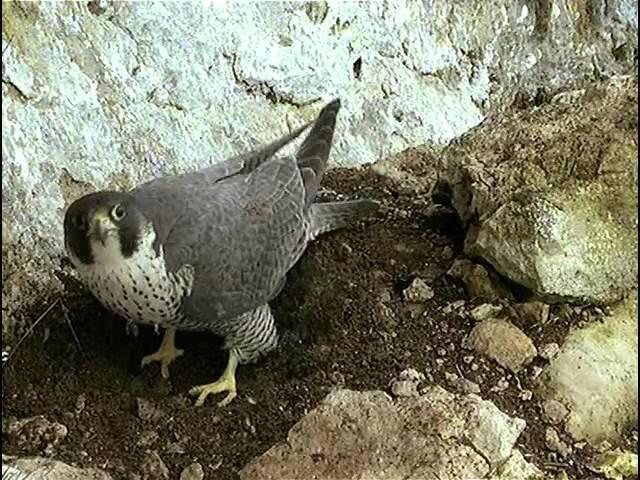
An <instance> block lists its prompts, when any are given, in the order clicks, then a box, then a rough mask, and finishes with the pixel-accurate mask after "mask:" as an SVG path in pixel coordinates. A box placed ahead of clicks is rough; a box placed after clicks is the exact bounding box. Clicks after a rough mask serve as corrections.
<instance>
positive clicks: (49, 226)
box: [2, 0, 637, 330]
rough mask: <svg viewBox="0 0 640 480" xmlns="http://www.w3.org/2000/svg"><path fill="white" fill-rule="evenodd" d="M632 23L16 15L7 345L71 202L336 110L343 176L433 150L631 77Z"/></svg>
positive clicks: (221, 8) (486, 14) (411, 10)
mask: <svg viewBox="0 0 640 480" xmlns="http://www.w3.org/2000/svg"><path fill="white" fill-rule="evenodd" d="M205 3H206V2H205ZM636 17H637V4H636V2H631V1H629V0H616V1H610V2H607V6H606V8H604V7H602V8H594V7H593V6H592V5H591V4H590V3H589V4H586V3H585V2H583V1H578V0H567V1H563V2H534V3H531V4H528V5H524V4H521V3H518V2H511V1H507V0H499V1H497V2H491V3H490V4H489V3H487V4H486V5H485V4H476V3H473V2H472V3H460V2H455V1H452V0H446V1H442V2H412V1H404V0H403V1H399V2H394V3H393V5H391V4H385V3H378V2H373V3H371V2H367V3H358V2H340V3H337V4H333V3H332V4H329V2H305V3H301V2H254V3H249V4H247V3H246V2H210V4H209V5H204V4H202V3H201V2H199V3H198V2H196V3H188V4H187V3H180V2H155V3H144V4H143V3H136V2H110V1H95V2H93V1H92V2H66V3H65V2H10V3H8V4H6V5H5V9H4V10H3V29H2V30H3V42H2V50H3V54H2V66H3V69H2V72H3V73H2V122H3V135H2V160H3V161H2V173H3V176H2V177H3V185H2V186H3V202H2V219H3V220H2V222H3V223H2V230H3V232H2V233H3V311H4V313H5V314H9V316H8V317H7V316H5V317H4V318H9V319H13V320H9V321H5V322H3V325H4V326H5V330H7V329H9V327H10V326H11V324H12V322H14V321H15V316H14V315H13V313H14V312H15V311H16V309H17V308H18V307H19V306H20V305H21V304H22V303H23V302H25V301H26V300H27V299H30V300H31V301H38V297H39V295H40V294H42V293H43V292H47V293H48V291H49V290H50V288H48V287H47V286H48V285H51V287H54V286H55V285H56V282H55V280H54V276H53V273H52V272H53V271H54V270H55V269H56V268H57V267H58V265H59V258H60V255H61V253H62V242H61V238H62V227H61V216H62V212H63V209H64V207H65V205H67V204H68V203H69V202H70V201H71V200H72V199H74V198H75V197H77V196H78V195H80V194H82V193H86V192H87V191H89V190H92V189H97V188H128V187H131V186H132V185H134V184H136V183H138V182H140V181H141V180H145V179H149V178H150V177H152V176H156V175H160V174H166V173H176V172H183V171H187V170H192V169H194V168H197V167H202V166H205V165H209V164H211V163H213V162H217V161H220V160H221V159H223V158H225V157H226V156H228V155H230V154H231V153H235V152H237V151H238V150H240V149H245V148H249V147H251V146H253V145H255V144H256V143H258V142H262V141H267V140H271V139H272V138H274V137H275V136H277V135H280V134H282V133H284V132H286V131H287V130H288V129H289V128H290V126H294V125H298V124H301V123H302V122H303V121H305V120H308V119H310V118H312V117H313V116H314V115H315V113H316V112H317V110H318V105H317V104H316V100H318V99H319V98H322V99H325V98H326V97H331V96H336V95H340V97H341V98H342V99H343V104H344V111H343V113H342V114H341V116H340V118H339V119H338V128H337V131H338V134H337V139H336V150H335V155H334V156H333V160H334V161H335V162H336V163H337V164H342V165H354V164H357V163H361V162H371V161H374V160H377V159H380V158H384V157H386V156H389V155H391V154H393V153H395V152H398V151H400V150H402V149H404V148H406V147H410V146H414V145H418V144H422V143H425V142H434V143H437V144H444V143H446V142H448V141H450V140H451V139H453V138H455V137H456V136H458V135H460V134H461V133H463V132H465V131H467V130H468V129H469V128H471V127H473V126H475V125H477V124H478V123H479V122H480V121H481V120H482V119H483V118H484V116H485V114H486V113H488V112H490V111H495V110H497V109H500V108H502V107H503V106H505V105H508V104H510V103H511V102H512V100H513V99H514V97H515V96H516V94H517V93H519V92H524V94H525V95H530V96H533V95H535V93H536V92H537V91H538V90H539V89H540V88H541V87H551V88H557V87H560V86H562V85H564V84H566V83H567V82H569V81H571V80H575V79H580V78H591V77H593V76H594V75H598V76H600V75H604V76H607V75H610V74H615V73H625V72H629V71H631V70H632V69H635V68H634V62H635V61H634V51H635V52H637V39H636V35H637V19H636ZM410 18H420V19H424V21H421V22H407V19H410ZM558 59H561V61H558Z"/></svg>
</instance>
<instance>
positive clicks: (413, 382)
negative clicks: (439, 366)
mask: <svg viewBox="0 0 640 480" xmlns="http://www.w3.org/2000/svg"><path fill="white" fill-rule="evenodd" d="M424 380H425V376H424V375H423V374H422V373H420V372H418V371H417V370H415V369H413V368H407V369H406V370H403V371H402V372H400V375H398V378H397V379H394V380H392V381H391V393H392V394H393V395H394V396H396V397H417V396H419V393H418V385H419V384H420V383H422V382H424Z"/></svg>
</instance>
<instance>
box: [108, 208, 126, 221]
mask: <svg viewBox="0 0 640 480" xmlns="http://www.w3.org/2000/svg"><path fill="white" fill-rule="evenodd" d="M126 214H127V212H125V210H124V207H123V206H122V205H120V204H118V205H116V206H115V207H113V208H112V209H111V218H113V219H114V220H115V221H120V220H122V219H123V218H124V216H125V215H126Z"/></svg>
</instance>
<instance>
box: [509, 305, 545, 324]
mask: <svg viewBox="0 0 640 480" xmlns="http://www.w3.org/2000/svg"><path fill="white" fill-rule="evenodd" d="M513 307H514V309H515V310H516V312H517V313H518V314H519V315H520V318H522V319H523V320H524V321H525V322H526V323H528V324H537V325H542V324H545V323H546V322H547V321H548V320H549V310H550V309H549V305H547V304H546V303H542V302H528V303H518V304H516V305H514V306H513Z"/></svg>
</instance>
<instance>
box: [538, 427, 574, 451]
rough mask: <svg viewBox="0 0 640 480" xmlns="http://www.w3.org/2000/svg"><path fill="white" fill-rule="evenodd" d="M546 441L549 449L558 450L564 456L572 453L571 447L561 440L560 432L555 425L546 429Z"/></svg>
mask: <svg viewBox="0 0 640 480" xmlns="http://www.w3.org/2000/svg"><path fill="white" fill-rule="evenodd" d="M544 442H545V445H546V446H547V448H548V449H549V450H551V451H552V452H557V453H558V454H560V456H561V457H563V458H564V457H567V456H568V455H569V454H571V447H570V446H569V445H567V444H566V443H565V442H563V441H562V440H560V436H559V435H558V432H556V430H555V429H554V428H553V427H547V429H546V430H545V433H544Z"/></svg>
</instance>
